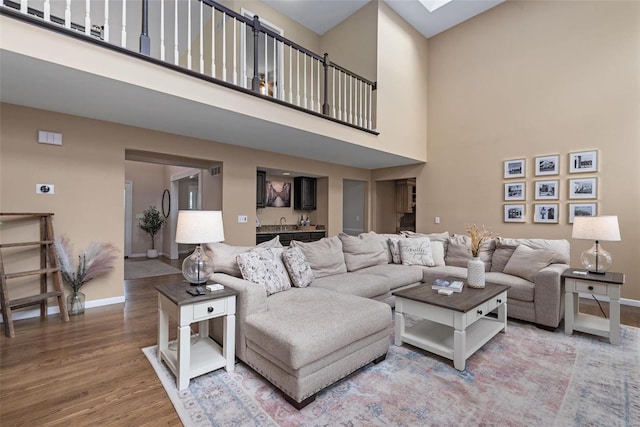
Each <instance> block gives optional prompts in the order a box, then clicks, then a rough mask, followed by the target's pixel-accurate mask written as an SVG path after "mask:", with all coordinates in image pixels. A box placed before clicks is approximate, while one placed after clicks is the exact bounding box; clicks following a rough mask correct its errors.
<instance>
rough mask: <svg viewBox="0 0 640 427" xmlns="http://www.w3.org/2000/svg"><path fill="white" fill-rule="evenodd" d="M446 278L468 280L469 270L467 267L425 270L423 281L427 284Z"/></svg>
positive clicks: (448, 266)
mask: <svg viewBox="0 0 640 427" xmlns="http://www.w3.org/2000/svg"><path fill="white" fill-rule="evenodd" d="M446 278H450V279H462V280H466V278H467V269H466V268H465V267H456V266H453V265H445V266H442V267H431V268H424V269H423V270H422V281H423V282H425V283H433V281H434V280H436V279H446Z"/></svg>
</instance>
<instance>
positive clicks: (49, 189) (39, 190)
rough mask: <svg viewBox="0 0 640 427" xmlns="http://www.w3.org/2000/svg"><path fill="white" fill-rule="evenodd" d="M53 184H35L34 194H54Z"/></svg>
mask: <svg viewBox="0 0 640 427" xmlns="http://www.w3.org/2000/svg"><path fill="white" fill-rule="evenodd" d="M54 193H55V191H54V186H53V184H36V194H54Z"/></svg>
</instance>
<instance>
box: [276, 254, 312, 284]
mask: <svg viewBox="0 0 640 427" xmlns="http://www.w3.org/2000/svg"><path fill="white" fill-rule="evenodd" d="M282 261H283V262H284V266H285V267H286V268H287V271H288V272H289V276H290V277H291V282H293V283H292V284H293V286H295V287H297V288H306V287H307V286H309V284H310V283H311V282H313V271H311V266H310V265H309V263H308V262H307V258H305V256H304V253H302V251H301V250H300V248H296V247H291V248H289V249H286V250H285V251H284V252H282Z"/></svg>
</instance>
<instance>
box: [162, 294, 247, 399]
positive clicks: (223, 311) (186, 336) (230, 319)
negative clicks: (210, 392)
mask: <svg viewBox="0 0 640 427" xmlns="http://www.w3.org/2000/svg"><path fill="white" fill-rule="evenodd" d="M190 288H192V286H191V285H190V284H189V283H186V282H181V283H176V284H172V285H157V286H156V290H157V291H158V360H159V361H160V363H162V361H163V360H164V361H165V363H166V364H167V366H168V367H169V369H170V370H171V371H172V372H173V374H174V375H175V376H176V384H177V387H178V390H184V389H185V388H187V387H188V386H189V380H190V379H191V378H195V377H197V376H199V375H202V374H206V373H207V372H211V371H214V370H216V369H219V368H222V367H224V368H226V370H227V372H233V368H234V359H235V336H236V316H235V314H236V295H237V292H236V291H234V290H232V289H229V288H223V289H221V290H218V291H206V294H205V295H201V296H196V297H194V296H192V295H190V294H188V293H187V289H190ZM221 316H224V322H223V323H224V332H223V343H222V345H223V347H222V348H221V347H220V346H219V345H218V344H217V343H216V342H215V341H213V340H212V339H211V338H209V319H213V318H215V317H221ZM169 318H172V319H175V320H176V321H177V322H178V339H177V348H176V350H170V349H169ZM195 322H198V328H199V335H200V339H199V340H198V342H197V343H195V344H193V345H191V324H192V323H195Z"/></svg>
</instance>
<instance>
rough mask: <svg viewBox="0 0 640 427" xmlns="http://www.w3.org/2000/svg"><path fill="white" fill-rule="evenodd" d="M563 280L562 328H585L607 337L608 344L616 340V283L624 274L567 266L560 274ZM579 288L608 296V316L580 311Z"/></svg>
mask: <svg viewBox="0 0 640 427" xmlns="http://www.w3.org/2000/svg"><path fill="white" fill-rule="evenodd" d="M562 279H563V281H564V292H565V304H564V332H565V333H566V334H568V335H571V334H572V333H573V331H580V332H586V333H588V334H593V335H598V336H601V337H605V338H609V342H610V343H611V344H615V345H618V344H620V287H621V286H622V285H623V284H624V274H622V273H605V274H593V273H589V272H588V271H587V270H582V269H577V268H570V269H568V270H566V271H565V272H564V273H563V274H562ZM579 292H584V293H588V294H591V295H600V296H606V297H608V298H609V319H606V318H604V317H599V316H593V315H591V314H586V313H580V296H579Z"/></svg>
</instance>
